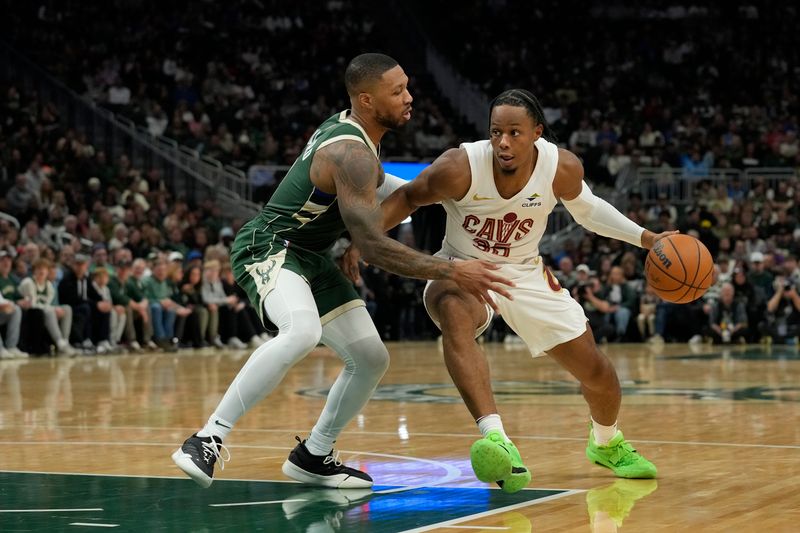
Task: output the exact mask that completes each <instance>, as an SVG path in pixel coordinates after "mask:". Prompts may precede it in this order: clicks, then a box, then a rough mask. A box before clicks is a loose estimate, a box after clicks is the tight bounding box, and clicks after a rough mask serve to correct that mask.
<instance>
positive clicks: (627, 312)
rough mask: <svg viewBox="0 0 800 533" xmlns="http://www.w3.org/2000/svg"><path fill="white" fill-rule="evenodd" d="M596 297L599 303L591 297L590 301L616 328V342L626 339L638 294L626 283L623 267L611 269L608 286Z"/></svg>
mask: <svg viewBox="0 0 800 533" xmlns="http://www.w3.org/2000/svg"><path fill="white" fill-rule="evenodd" d="M587 296H588V295H587ZM596 296H597V297H596V300H597V301H595V300H594V299H592V298H591V296H590V297H589V298H590V301H592V304H593V305H594V306H595V307H596V308H597V309H598V310H599V311H600V312H602V313H604V314H605V321H606V322H607V323H608V324H610V325H612V326H613V327H614V332H615V340H618V341H620V340H622V339H624V338H625V333H626V332H627V331H628V324H629V323H630V320H631V316H632V315H633V310H634V307H635V306H636V293H635V292H634V291H633V289H631V288H630V286H628V284H627V283H626V282H625V276H624V275H623V273H622V267H619V266H615V267H611V271H610V272H609V275H608V282H607V283H606V286H605V287H603V288H602V289H601V290H600V292H599V293H598V294H597V295H596Z"/></svg>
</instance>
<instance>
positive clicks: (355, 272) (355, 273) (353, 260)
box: [341, 244, 361, 284]
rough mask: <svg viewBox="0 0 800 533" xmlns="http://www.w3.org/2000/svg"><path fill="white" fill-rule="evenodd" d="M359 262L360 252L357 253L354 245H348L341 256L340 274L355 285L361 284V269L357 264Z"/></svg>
mask: <svg viewBox="0 0 800 533" xmlns="http://www.w3.org/2000/svg"><path fill="white" fill-rule="evenodd" d="M360 261H361V252H359V251H358V248H356V247H355V246H354V245H352V244H351V245H350V246H348V247H347V249H346V250H345V251H344V254H342V267H341V268H342V272H344V275H345V276H347V279H349V280H350V281H352V282H353V283H355V284H359V283H361V268H359V262H360Z"/></svg>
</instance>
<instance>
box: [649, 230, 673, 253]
mask: <svg viewBox="0 0 800 533" xmlns="http://www.w3.org/2000/svg"><path fill="white" fill-rule="evenodd" d="M678 233H680V231H677V230H675V231H662V232H661V233H653V232H652V231H650V230H647V229H646V230H644V233H642V248H644V249H646V250H649V249H650V248H652V247H653V246H655V244H656V243H657V242H658V241H660V240H661V239H663V238H664V237H669V236H670V235H677V234H678Z"/></svg>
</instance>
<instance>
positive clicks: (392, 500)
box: [0, 472, 566, 533]
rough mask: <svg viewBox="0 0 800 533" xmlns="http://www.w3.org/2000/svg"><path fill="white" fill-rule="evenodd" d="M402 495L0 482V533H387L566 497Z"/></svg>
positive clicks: (3, 477) (427, 490)
mask: <svg viewBox="0 0 800 533" xmlns="http://www.w3.org/2000/svg"><path fill="white" fill-rule="evenodd" d="M402 489H403V488H402V487H380V486H378V487H375V490H374V491H372V490H369V489H367V490H339V489H326V488H310V487H307V486H303V485H300V484H299V483H284V482H273V481H233V480H220V481H216V482H215V483H214V484H213V485H212V487H211V488H210V489H208V490H203V489H200V488H198V487H197V486H195V485H194V483H193V482H191V481H188V480H184V479H172V478H147V477H119V476H86V475H60V474H35V473H12V472H1V473H0V502H2V503H0V524H2V525H3V526H2V529H3V531H54V530H57V531H62V530H65V529H69V526H72V525H78V526H84V527H91V526H94V527H108V528H111V527H120V528H121V529H123V530H126V531H134V530H135V531H163V530H167V531H241V532H245V531H270V532H294V531H297V532H303V533H307V532H308V533H310V532H315V531H316V532H340V531H341V532H348V533H349V532H352V533H360V532H363V533H367V532H370V533H393V532H400V531H408V530H414V529H418V528H426V527H429V526H433V525H435V524H438V525H441V524H442V523H446V522H449V521H451V520H460V519H464V518H465V517H468V516H473V515H478V514H487V513H492V512H501V511H503V510H506V509H511V508H514V507H517V506H519V505H520V504H522V505H524V504H528V503H531V502H533V501H535V500H540V499H543V498H549V499H552V498H553V497H555V496H558V495H561V494H565V493H566V491H558V490H524V491H521V492H519V493H516V494H505V493H503V492H501V491H500V490H493V489H486V488H473V489H465V488H444V487H421V488H412V489H411V490H402Z"/></svg>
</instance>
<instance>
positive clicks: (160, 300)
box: [144, 259, 179, 351]
mask: <svg viewBox="0 0 800 533" xmlns="http://www.w3.org/2000/svg"><path fill="white" fill-rule="evenodd" d="M144 296H145V298H147V300H148V301H149V304H150V317H151V318H152V320H153V331H154V332H155V337H156V338H155V342H156V344H158V345H159V346H160V347H161V348H163V349H165V350H168V351H175V350H177V348H178V340H177V339H176V338H175V320H176V318H177V314H176V311H177V309H178V307H179V306H178V304H177V303H176V302H175V301H174V300H173V299H172V288H171V287H170V284H169V281H168V280H167V264H166V263H165V262H164V261H163V260H161V259H157V260H156V263H155V264H154V265H153V272H152V275H151V276H150V277H149V278H146V279H145V280H144Z"/></svg>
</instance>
